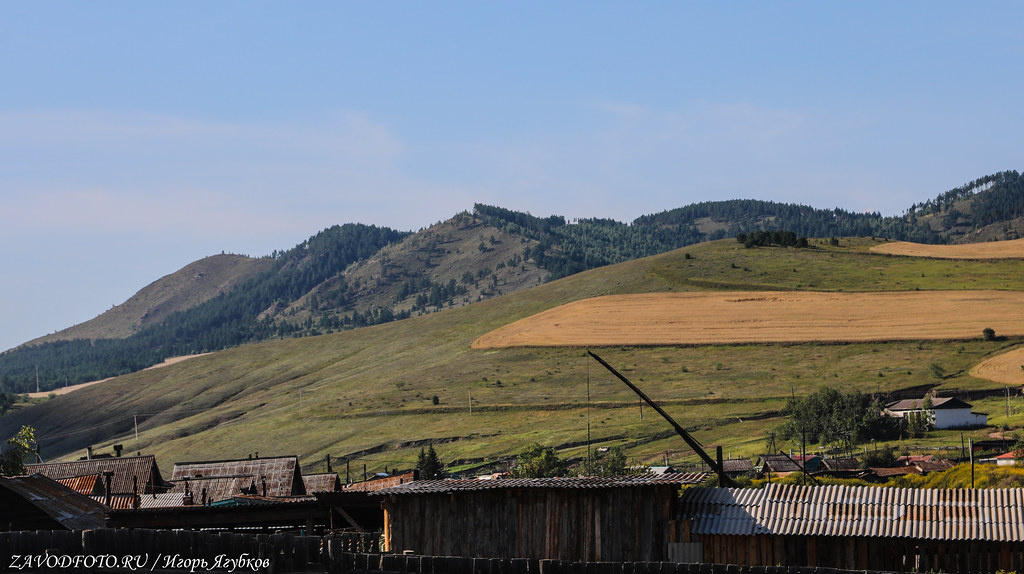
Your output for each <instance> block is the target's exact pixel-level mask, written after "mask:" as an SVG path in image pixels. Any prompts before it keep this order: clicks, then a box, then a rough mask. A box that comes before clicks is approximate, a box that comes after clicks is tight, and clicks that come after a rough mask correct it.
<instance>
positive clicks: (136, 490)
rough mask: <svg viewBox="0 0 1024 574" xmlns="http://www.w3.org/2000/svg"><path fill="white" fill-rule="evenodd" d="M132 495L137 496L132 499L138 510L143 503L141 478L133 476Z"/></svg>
mask: <svg viewBox="0 0 1024 574" xmlns="http://www.w3.org/2000/svg"><path fill="white" fill-rule="evenodd" d="M132 494H134V495H135V496H134V497H132V506H133V507H134V508H136V509H138V508H139V506H140V505H141V504H142V501H141V500H139V477H138V476H133V477H132Z"/></svg>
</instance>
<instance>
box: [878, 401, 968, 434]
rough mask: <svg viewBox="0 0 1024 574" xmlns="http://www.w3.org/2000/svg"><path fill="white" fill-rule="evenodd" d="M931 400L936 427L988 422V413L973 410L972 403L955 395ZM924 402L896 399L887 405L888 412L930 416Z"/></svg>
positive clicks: (959, 426) (899, 415)
mask: <svg viewBox="0 0 1024 574" xmlns="http://www.w3.org/2000/svg"><path fill="white" fill-rule="evenodd" d="M931 401H932V407H931V409H930V413H931V417H932V424H933V425H934V426H935V428H936V429H939V430H941V429H956V428H975V427H983V426H986V425H987V424H988V415H986V414H984V413H974V412H971V404H970V403H966V402H964V401H961V400H960V399H957V398H954V397H936V398H933V399H931ZM924 402H925V400H924V399H904V400H902V401H896V402H894V403H890V404H888V405H886V407H885V410H886V414H888V415H889V416H894V417H903V418H905V419H909V418H911V417H917V416H928V413H925V409H924V406H925V405H924Z"/></svg>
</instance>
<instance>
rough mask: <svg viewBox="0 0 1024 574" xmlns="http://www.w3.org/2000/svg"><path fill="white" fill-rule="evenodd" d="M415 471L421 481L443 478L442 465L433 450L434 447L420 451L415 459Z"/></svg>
mask: <svg viewBox="0 0 1024 574" xmlns="http://www.w3.org/2000/svg"><path fill="white" fill-rule="evenodd" d="M416 470H418V471H420V478H421V479H423V480H438V479H441V478H444V477H445V475H446V473H445V471H444V463H443V462H441V457H439V456H438V455H437V451H436V450H434V445H430V447H429V448H427V449H426V450H424V449H422V448H421V449H420V455H419V457H418V458H417V459H416Z"/></svg>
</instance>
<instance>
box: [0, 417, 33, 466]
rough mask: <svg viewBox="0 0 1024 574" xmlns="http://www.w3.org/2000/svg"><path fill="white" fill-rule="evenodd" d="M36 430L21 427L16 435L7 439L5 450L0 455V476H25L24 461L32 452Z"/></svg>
mask: <svg viewBox="0 0 1024 574" xmlns="http://www.w3.org/2000/svg"><path fill="white" fill-rule="evenodd" d="M35 442H36V429H34V428H32V427H30V426H23V427H21V430H20V431H18V434H16V435H14V436H13V437H11V438H9V439H7V448H6V449H5V450H4V452H3V454H0V475H3V476H21V475H23V474H25V459H26V458H28V456H29V454H31V453H32V451H33V450H34V445H35Z"/></svg>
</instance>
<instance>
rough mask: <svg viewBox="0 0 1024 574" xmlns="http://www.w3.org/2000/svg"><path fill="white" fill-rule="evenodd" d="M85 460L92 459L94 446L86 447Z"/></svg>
mask: <svg viewBox="0 0 1024 574" xmlns="http://www.w3.org/2000/svg"><path fill="white" fill-rule="evenodd" d="M85 460H92V447H91V446H87V447H85Z"/></svg>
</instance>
